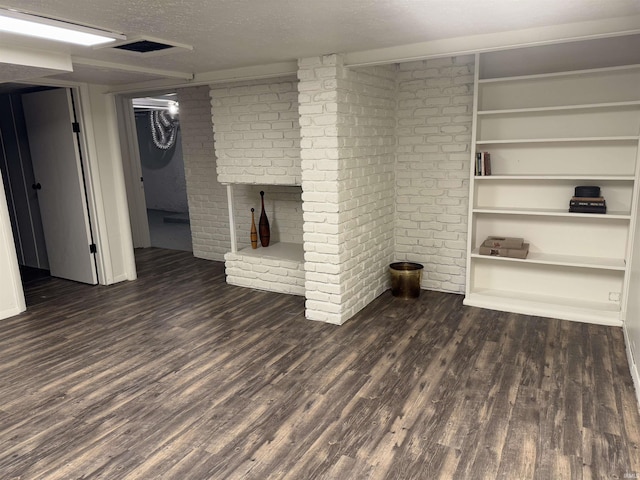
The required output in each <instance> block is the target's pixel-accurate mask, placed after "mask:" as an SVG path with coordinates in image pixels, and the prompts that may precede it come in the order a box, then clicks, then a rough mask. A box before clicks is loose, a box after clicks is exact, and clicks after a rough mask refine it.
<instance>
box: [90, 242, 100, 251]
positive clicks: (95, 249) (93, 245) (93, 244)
mask: <svg viewBox="0 0 640 480" xmlns="http://www.w3.org/2000/svg"><path fill="white" fill-rule="evenodd" d="M97 251H98V248H97V247H96V244H95V243H92V244H91V245H89V253H96V252H97Z"/></svg>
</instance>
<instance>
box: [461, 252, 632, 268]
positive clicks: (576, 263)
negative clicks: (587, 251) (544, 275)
mask: <svg viewBox="0 0 640 480" xmlns="http://www.w3.org/2000/svg"><path fill="white" fill-rule="evenodd" d="M471 256H472V257H474V258H480V259H483V260H488V261H497V262H520V263H531V264H539V265H558V266H566V267H577V268H593V269H602V270H615V271H621V272H622V271H624V269H625V268H626V266H625V261H624V259H622V258H603V257H579V256H575V255H556V254H550V253H539V252H529V254H528V255H527V258H525V259H520V258H509V257H495V256H491V255H480V254H479V253H478V249H477V248H476V249H475V250H473V252H471Z"/></svg>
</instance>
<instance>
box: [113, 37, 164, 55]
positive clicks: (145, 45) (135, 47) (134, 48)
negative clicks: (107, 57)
mask: <svg viewBox="0 0 640 480" xmlns="http://www.w3.org/2000/svg"><path fill="white" fill-rule="evenodd" d="M113 48H117V49H119V50H127V51H128V52H138V53H149V52H159V51H160V50H166V49H167V48H173V45H167V44H166V43H160V42H152V41H151V40H138V41H137V42H132V43H125V44H124V45H118V46H117V47H113Z"/></svg>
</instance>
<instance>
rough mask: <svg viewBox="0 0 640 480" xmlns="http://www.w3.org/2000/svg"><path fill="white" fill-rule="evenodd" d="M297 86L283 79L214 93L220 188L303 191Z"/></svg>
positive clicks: (224, 86) (220, 88)
mask: <svg viewBox="0 0 640 480" xmlns="http://www.w3.org/2000/svg"><path fill="white" fill-rule="evenodd" d="M296 84H297V81H296V79H295V78H280V79H269V80H260V81H257V80H256V81H250V82H236V83H227V84H221V85H215V86H213V87H212V89H211V112H212V115H213V124H214V132H215V148H216V155H217V158H218V168H217V172H218V180H219V181H220V182H221V183H249V184H277V185H300V183H301V178H300V125H299V123H298V93H297V85H296Z"/></svg>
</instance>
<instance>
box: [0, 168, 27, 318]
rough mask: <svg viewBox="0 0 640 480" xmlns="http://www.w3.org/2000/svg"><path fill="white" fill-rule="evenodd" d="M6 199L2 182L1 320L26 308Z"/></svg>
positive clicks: (0, 222) (0, 182)
mask: <svg viewBox="0 0 640 480" xmlns="http://www.w3.org/2000/svg"><path fill="white" fill-rule="evenodd" d="M0 175H1V174H0ZM5 198H6V197H5V191H4V185H3V182H2V181H0V272H2V274H1V275H0V319H3V318H7V317H11V316H13V315H17V314H18V313H20V312H22V311H24V310H25V308H26V305H25V301H24V293H23V291H22V283H21V280H20V270H19V269H18V257H17V256H16V249H15V244H14V243H13V235H12V233H11V221H10V219H9V210H8V209H7V202H6V201H5Z"/></svg>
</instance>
